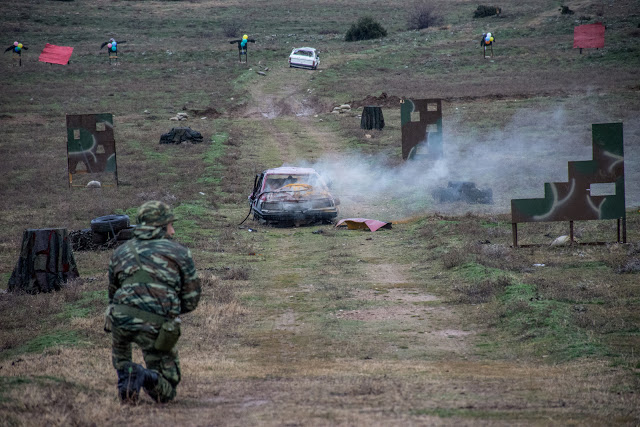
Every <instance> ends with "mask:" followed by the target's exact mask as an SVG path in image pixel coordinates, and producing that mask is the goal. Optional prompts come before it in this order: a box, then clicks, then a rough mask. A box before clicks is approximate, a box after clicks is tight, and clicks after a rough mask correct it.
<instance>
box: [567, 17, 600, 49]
mask: <svg viewBox="0 0 640 427" xmlns="http://www.w3.org/2000/svg"><path fill="white" fill-rule="evenodd" d="M599 47H604V25H602V24H601V23H599V22H598V23H596V24H586V25H580V26H578V27H574V29H573V48H574V49H576V48H585V49H586V48H599Z"/></svg>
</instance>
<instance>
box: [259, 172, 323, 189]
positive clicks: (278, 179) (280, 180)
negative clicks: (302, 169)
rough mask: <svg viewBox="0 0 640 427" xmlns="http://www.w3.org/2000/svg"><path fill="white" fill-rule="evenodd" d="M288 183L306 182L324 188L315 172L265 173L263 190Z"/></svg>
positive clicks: (280, 186)
mask: <svg viewBox="0 0 640 427" xmlns="http://www.w3.org/2000/svg"><path fill="white" fill-rule="evenodd" d="M290 184H306V185H310V186H312V187H319V188H321V189H324V185H323V184H322V181H321V180H320V177H319V176H318V175H316V174H270V175H267V179H266V181H265V185H264V191H276V190H278V189H280V188H282V187H284V186H285V185H290Z"/></svg>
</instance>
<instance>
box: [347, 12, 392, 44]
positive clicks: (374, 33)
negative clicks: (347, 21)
mask: <svg viewBox="0 0 640 427" xmlns="http://www.w3.org/2000/svg"><path fill="white" fill-rule="evenodd" d="M386 36H387V30H385V29H384V27H383V26H382V25H380V23H379V22H378V21H376V20H374V19H373V18H372V17H370V16H363V17H362V18H360V19H358V22H356V23H355V24H352V25H351V28H349V30H348V31H347V34H346V35H345V36H344V40H345V41H347V42H354V41H359V40H370V39H379V38H381V37H386Z"/></svg>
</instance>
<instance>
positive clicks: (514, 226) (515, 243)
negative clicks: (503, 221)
mask: <svg viewBox="0 0 640 427" xmlns="http://www.w3.org/2000/svg"><path fill="white" fill-rule="evenodd" d="M511 233H512V234H513V247H514V248H517V247H518V223H517V222H512V223H511Z"/></svg>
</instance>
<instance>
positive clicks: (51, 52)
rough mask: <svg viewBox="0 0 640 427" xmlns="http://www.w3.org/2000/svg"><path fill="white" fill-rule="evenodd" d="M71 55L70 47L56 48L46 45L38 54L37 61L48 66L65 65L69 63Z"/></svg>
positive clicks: (71, 49)
mask: <svg viewBox="0 0 640 427" xmlns="http://www.w3.org/2000/svg"><path fill="white" fill-rule="evenodd" d="M72 53H73V48H72V47H68V46H56V45H54V44H49V43H47V45H46V46H45V47H44V49H42V53H41V54H40V57H39V58H38V61H40V62H48V63H50V64H60V65H66V64H68V63H69V59H71V54H72Z"/></svg>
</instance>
